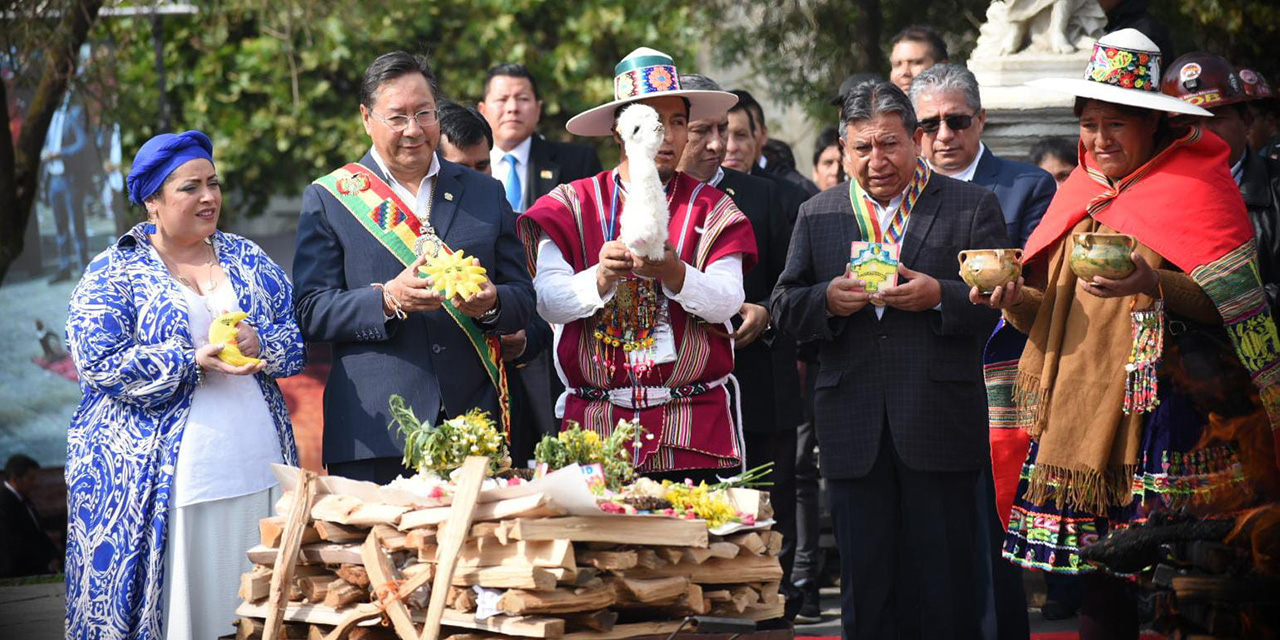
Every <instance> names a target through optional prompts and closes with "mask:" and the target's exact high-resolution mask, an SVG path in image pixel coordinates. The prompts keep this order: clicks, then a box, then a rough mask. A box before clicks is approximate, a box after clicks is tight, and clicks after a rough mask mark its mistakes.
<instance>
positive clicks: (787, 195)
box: [723, 102, 809, 224]
mask: <svg viewBox="0 0 1280 640" xmlns="http://www.w3.org/2000/svg"><path fill="white" fill-rule="evenodd" d="M726 122H727V126H728V129H727V134H726V138H725V140H726V142H725V152H724V162H723V165H724V167H725V168H726V169H732V170H734V171H737V172H739V173H745V174H748V175H750V176H753V177H756V178H764V179H765V180H769V181H770V182H772V183H773V184H774V185H775V186H776V187H777V191H778V198H779V199H780V200H781V201H782V210H783V211H785V212H786V214H787V222H789V223H791V224H795V221H796V215H798V214H799V212H800V205H801V203H803V202H804V201H805V200H808V199H809V193H808V192H806V191H805V190H804V189H803V188H801V187H800V186H798V185H796V184H794V183H792V182H790V181H788V180H786V179H785V178H784V177H783V176H780V175H778V174H775V173H770V172H768V171H765V170H764V168H763V167H761V166H760V164H759V158H760V156H761V151H760V147H759V146H758V145H757V140H758V138H757V135H756V133H757V131H758V129H757V125H756V120H755V116H754V115H752V114H751V110H749V109H747V108H746V107H745V106H743V104H742V103H741V102H739V103H737V104H735V105H733V107H731V108H730V109H729V118H728V120H727V121H726Z"/></svg>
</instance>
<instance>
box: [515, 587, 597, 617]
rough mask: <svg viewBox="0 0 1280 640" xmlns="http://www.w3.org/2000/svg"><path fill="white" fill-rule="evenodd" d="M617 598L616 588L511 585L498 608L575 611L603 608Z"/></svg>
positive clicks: (517, 612)
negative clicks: (527, 588) (545, 588)
mask: <svg viewBox="0 0 1280 640" xmlns="http://www.w3.org/2000/svg"><path fill="white" fill-rule="evenodd" d="M614 601H615V598H614V593H613V589H610V588H607V587H598V588H595V589H556V590H554V591H545V592H543V591H525V590H523V589H510V590H508V591H507V592H506V593H504V594H502V598H501V599H500V600H498V610H499V611H502V612H505V613H511V614H531V613H541V614H551V613H573V612H577V611H583V610H589V609H603V608H605V607H608V606H609V605H612V604H613V603H614Z"/></svg>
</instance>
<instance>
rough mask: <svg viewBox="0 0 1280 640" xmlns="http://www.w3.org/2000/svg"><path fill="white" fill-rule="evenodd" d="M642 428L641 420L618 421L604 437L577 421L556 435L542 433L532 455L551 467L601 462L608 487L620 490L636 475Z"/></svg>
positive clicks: (557, 467)
mask: <svg viewBox="0 0 1280 640" xmlns="http://www.w3.org/2000/svg"><path fill="white" fill-rule="evenodd" d="M641 431H643V429H642V428H641V427H640V423H639V422H638V421H636V422H632V421H627V420H619V421H618V424H617V426H615V427H614V428H613V432H612V433H610V434H609V435H608V436H607V437H604V438H602V437H600V434H598V433H596V432H595V431H591V430H589V429H583V428H582V426H581V425H579V424H577V423H576V422H575V423H573V426H572V427H571V428H569V429H565V430H564V431H561V432H560V433H559V434H557V435H554V436H543V437H542V442H539V443H538V446H536V447H534V449H533V455H534V458H535V459H537V461H538V462H543V463H546V465H547V466H548V467H550V468H552V469H560V468H563V467H567V466H569V465H571V464H574V463H577V464H580V465H588V464H595V463H599V464H600V466H601V467H602V468H603V470H604V479H605V486H607V487H608V488H609V489H610V490H613V491H617V490H618V489H621V488H622V486H623V485H625V484H626V483H628V482H630V481H631V479H632V478H634V477H635V475H636V471H635V467H634V466H632V464H631V460H632V457H631V456H632V452H631V449H632V448H638V447H639V444H640V441H639V437H640V432H641Z"/></svg>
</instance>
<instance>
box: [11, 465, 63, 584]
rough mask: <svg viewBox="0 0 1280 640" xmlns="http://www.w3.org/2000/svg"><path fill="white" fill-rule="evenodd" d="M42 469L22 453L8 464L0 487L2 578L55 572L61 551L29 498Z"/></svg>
mask: <svg viewBox="0 0 1280 640" xmlns="http://www.w3.org/2000/svg"><path fill="white" fill-rule="evenodd" d="M39 468H40V465H39V464H37V463H36V461H35V460H32V459H31V458H30V457H29V456H26V455H23V454H21V453H19V454H17V455H14V456H13V457H11V458H9V461H8V462H7V463H5V466H4V475H5V480H4V483H3V485H4V486H2V487H0V578H17V577H21V576H31V575H37V574H41V573H49V572H50V571H51V570H52V566H51V565H52V563H53V560H54V557H55V556H56V555H57V553H58V549H57V547H56V546H54V544H53V541H52V540H50V539H49V536H48V534H46V533H45V532H44V528H43V527H42V526H41V525H40V515H39V514H38V513H37V512H36V507H35V504H34V503H32V502H31V498H30V496H29V495H28V494H30V493H31V490H32V489H34V488H35V484H36V470H37V469H39Z"/></svg>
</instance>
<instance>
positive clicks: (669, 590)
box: [609, 576, 689, 604]
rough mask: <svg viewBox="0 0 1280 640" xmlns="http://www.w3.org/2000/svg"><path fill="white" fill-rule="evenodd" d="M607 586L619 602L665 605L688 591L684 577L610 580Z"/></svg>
mask: <svg viewBox="0 0 1280 640" xmlns="http://www.w3.org/2000/svg"><path fill="white" fill-rule="evenodd" d="M609 584H610V585H611V586H612V587H613V590H614V594H615V596H616V597H617V599H618V600H619V601H627V600H630V601H633V602H639V603H643V604H667V603H671V602H674V601H676V600H679V599H680V598H681V597H683V596H684V595H685V593H686V592H687V591H688V589H689V579H688V578H686V577H684V576H672V577H670V578H611V579H610V580H609Z"/></svg>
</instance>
